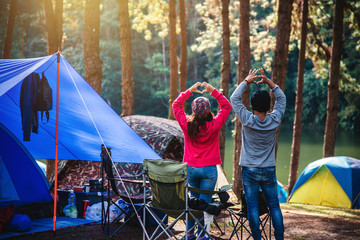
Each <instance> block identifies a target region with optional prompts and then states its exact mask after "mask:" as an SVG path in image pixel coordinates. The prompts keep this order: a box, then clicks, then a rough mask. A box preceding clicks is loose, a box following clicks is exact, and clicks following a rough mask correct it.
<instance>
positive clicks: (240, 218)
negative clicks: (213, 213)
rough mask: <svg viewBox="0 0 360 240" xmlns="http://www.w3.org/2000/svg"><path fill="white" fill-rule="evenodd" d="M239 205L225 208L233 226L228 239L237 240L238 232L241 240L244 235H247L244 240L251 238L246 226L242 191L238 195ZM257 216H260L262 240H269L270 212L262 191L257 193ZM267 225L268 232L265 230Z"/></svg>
mask: <svg viewBox="0 0 360 240" xmlns="http://www.w3.org/2000/svg"><path fill="white" fill-rule="evenodd" d="M240 199H241V203H240V205H234V206H231V207H228V208H227V211H228V212H229V214H230V218H231V224H232V226H233V231H232V232H231V235H230V237H229V239H232V238H233V237H235V236H236V238H237V239H239V231H240V239H243V236H244V233H247V234H249V235H248V237H246V238H245V239H250V238H251V231H250V228H249V224H248V222H249V221H248V218H247V203H246V199H245V193H244V191H241V195H240ZM259 216H260V226H259V227H260V231H261V237H262V239H265V240H267V239H271V216H270V211H269V208H268V206H267V203H266V200H265V197H264V194H263V193H262V191H259ZM266 225H268V231H267V230H266V229H267V227H266Z"/></svg>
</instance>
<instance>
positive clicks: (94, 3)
mask: <svg viewBox="0 0 360 240" xmlns="http://www.w3.org/2000/svg"><path fill="white" fill-rule="evenodd" d="M99 42H100V0H86V6H85V33H84V64H85V79H86V81H87V82H88V83H89V84H90V85H91V86H92V87H93V88H94V89H95V91H96V92H97V93H98V94H100V95H101V78H102V68H101V64H102V62H101V59H100V47H99Z"/></svg>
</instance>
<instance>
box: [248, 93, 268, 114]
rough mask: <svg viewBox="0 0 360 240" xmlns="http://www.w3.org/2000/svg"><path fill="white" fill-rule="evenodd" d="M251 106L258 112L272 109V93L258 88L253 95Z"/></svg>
mask: <svg viewBox="0 0 360 240" xmlns="http://www.w3.org/2000/svg"><path fill="white" fill-rule="evenodd" d="M251 108H252V109H253V110H255V111H258V112H267V111H269V109H270V94H269V93H268V92H267V91H264V90H257V91H256V92H254V94H253V95H252V97H251Z"/></svg>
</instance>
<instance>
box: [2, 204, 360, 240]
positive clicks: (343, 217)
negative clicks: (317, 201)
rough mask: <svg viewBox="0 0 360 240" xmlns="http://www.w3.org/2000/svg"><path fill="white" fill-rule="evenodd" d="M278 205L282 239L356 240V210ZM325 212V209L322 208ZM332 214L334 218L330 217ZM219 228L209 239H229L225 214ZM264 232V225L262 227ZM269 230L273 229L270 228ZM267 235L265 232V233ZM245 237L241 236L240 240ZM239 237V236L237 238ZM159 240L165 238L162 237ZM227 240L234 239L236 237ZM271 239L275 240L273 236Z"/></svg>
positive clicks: (44, 239)
mask: <svg viewBox="0 0 360 240" xmlns="http://www.w3.org/2000/svg"><path fill="white" fill-rule="evenodd" d="M288 206H289V205H288V204H285V205H282V207H281V208H282V212H283V216H284V225H285V239H312V240H325V239H326V240H330V239H341V240H348V239H349V240H350V239H351V240H360V210H344V211H341V210H340V211H339V210H337V211H336V212H335V213H334V212H330V213H329V212H326V211H323V209H320V210H319V208H316V209H309V208H306V207H298V208H294V207H288ZM325 210H327V209H325ZM334 214H335V215H334ZM216 219H217V221H218V223H219V226H220V229H221V230H222V231H223V232H224V233H225V234H224V235H222V234H221V232H220V231H219V229H218V228H217V227H216V226H215V225H212V226H211V234H212V236H213V237H214V238H215V239H217V240H219V239H229V238H230V234H231V231H232V229H233V227H232V224H231V219H230V217H229V214H228V212H227V211H223V212H222V213H221V214H220V215H219V216H218V217H216ZM266 228H267V229H268V226H267V227H266ZM174 229H175V232H176V236H177V237H179V238H180V237H181V234H182V233H183V230H184V227H183V225H179V226H178V225H176V226H175V228H174ZM272 230H273V229H272ZM268 234H269V233H268ZM248 236H249V235H248V234H244V239H246V238H247V237H248ZM239 237H240V236H239ZM9 239H14V240H15V239H16V240H25V239H26V240H29V239H31V240H50V239H59V240H70V239H71V240H89V239H94V240H96V239H126V240H127V239H134V240H137V239H142V229H141V228H140V227H139V226H132V227H130V226H126V227H124V228H123V229H121V231H119V232H118V233H117V234H116V235H115V236H113V237H110V238H109V237H108V238H107V237H106V236H105V234H104V232H103V231H102V228H101V225H100V224H92V225H85V226H77V227H69V228H62V229H58V230H57V231H56V233H55V234H54V233H53V232H52V231H50V232H42V233H36V234H32V235H22V236H18V237H12V238H9ZM162 239H167V237H163V238H162ZM231 239H237V238H236V236H234V237H232V238H231ZM271 239H275V238H274V236H273V234H272V236H271Z"/></svg>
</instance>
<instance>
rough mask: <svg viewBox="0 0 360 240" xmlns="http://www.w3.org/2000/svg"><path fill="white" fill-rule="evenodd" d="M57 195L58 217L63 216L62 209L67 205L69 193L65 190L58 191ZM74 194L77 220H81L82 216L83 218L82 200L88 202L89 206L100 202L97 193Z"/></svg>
mask: <svg viewBox="0 0 360 240" xmlns="http://www.w3.org/2000/svg"><path fill="white" fill-rule="evenodd" d="M57 193H58V196H59V206H60V208H61V213H60V215H61V216H65V214H64V212H63V211H62V209H64V207H65V206H66V205H68V204H69V203H68V198H69V193H70V191H67V190H65V189H58V191H57ZM74 193H75V196H76V208H77V211H78V218H83V216H84V200H89V201H90V206H91V205H93V204H95V203H98V202H101V194H100V193H99V192H76V191H74Z"/></svg>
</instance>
